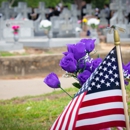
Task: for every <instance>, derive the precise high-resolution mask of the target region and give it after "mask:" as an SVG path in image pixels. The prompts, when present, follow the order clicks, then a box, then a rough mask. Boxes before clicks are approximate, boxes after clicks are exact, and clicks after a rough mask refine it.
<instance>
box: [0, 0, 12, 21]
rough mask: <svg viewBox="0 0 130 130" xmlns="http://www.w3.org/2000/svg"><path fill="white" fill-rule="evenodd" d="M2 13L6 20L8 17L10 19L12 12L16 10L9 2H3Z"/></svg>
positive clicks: (0, 10) (0, 11)
mask: <svg viewBox="0 0 130 130" xmlns="http://www.w3.org/2000/svg"><path fill="white" fill-rule="evenodd" d="M0 13H1V14H2V15H3V18H4V19H5V20H6V19H10V17H11V14H12V13H14V10H13V9H12V8H10V7H9V2H2V6H1V8H0Z"/></svg>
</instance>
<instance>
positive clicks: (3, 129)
mask: <svg viewBox="0 0 130 130" xmlns="http://www.w3.org/2000/svg"><path fill="white" fill-rule="evenodd" d="M66 91H67V92H68V93H70V94H71V95H73V94H75V93H76V92H77V89H76V88H69V89H66ZM70 100H71V99H70V97H69V96H67V95H66V94H65V93H64V92H63V91H54V92H53V93H50V94H46V95H41V96H35V97H24V98H14V99H11V100H3V101H2V100H0V130H49V128H50V127H51V125H52V124H53V122H54V121H55V119H56V118H57V117H58V116H59V114H60V113H61V112H62V111H63V110H64V108H65V107H66V105H67V104H68V103H69V101H70Z"/></svg>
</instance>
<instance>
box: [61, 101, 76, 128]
mask: <svg viewBox="0 0 130 130" xmlns="http://www.w3.org/2000/svg"><path fill="white" fill-rule="evenodd" d="M73 101H74V100H72V101H71V103H70V104H69V106H68V108H67V110H66V112H65V113H64V116H63V117H62V121H61V124H60V127H59V129H61V127H62V125H63V122H64V119H65V116H66V114H67V112H68V110H69V108H70V106H71V104H72V102H73Z"/></svg>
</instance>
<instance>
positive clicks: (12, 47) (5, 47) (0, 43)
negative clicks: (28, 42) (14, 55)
mask: <svg viewBox="0 0 130 130" xmlns="http://www.w3.org/2000/svg"><path fill="white" fill-rule="evenodd" d="M3 23H4V20H3V18H2V17H0V51H17V50H22V49H23V45H22V44H21V43H16V44H14V43H13V42H12V43H7V42H6V41H5V40H4V38H3V34H2V31H1V30H2V25H3Z"/></svg>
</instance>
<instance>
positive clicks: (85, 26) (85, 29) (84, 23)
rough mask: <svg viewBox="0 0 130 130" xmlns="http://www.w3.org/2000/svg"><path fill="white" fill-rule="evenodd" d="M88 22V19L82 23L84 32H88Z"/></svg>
mask: <svg viewBox="0 0 130 130" xmlns="http://www.w3.org/2000/svg"><path fill="white" fill-rule="evenodd" d="M87 22H88V19H87V18H83V19H82V21H81V24H82V29H83V30H84V31H87Z"/></svg>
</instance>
